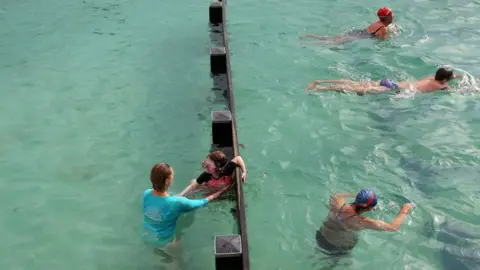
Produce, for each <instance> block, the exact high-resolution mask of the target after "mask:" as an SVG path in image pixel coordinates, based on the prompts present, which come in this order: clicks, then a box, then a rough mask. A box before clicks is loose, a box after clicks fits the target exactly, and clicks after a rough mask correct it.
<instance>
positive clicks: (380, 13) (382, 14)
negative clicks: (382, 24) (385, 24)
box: [377, 7, 393, 17]
mask: <svg viewBox="0 0 480 270" xmlns="http://www.w3.org/2000/svg"><path fill="white" fill-rule="evenodd" d="M392 14H393V11H392V10H391V9H389V8H387V7H383V8H380V9H379V10H378V12H377V16H378V17H387V16H392Z"/></svg>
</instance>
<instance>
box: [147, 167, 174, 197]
mask: <svg viewBox="0 0 480 270" xmlns="http://www.w3.org/2000/svg"><path fill="white" fill-rule="evenodd" d="M173 175H174V172H173V168H172V167H171V166H170V165H168V164H167V163H157V164H155V165H153V167H152V170H151V171H150V181H151V182H152V188H153V189H154V190H156V191H158V192H165V191H167V190H168V187H169V186H170V185H171V184H172V182H173Z"/></svg>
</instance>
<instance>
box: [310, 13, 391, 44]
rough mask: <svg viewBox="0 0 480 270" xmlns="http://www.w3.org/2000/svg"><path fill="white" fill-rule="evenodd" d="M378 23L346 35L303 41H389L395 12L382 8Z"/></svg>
mask: <svg viewBox="0 0 480 270" xmlns="http://www.w3.org/2000/svg"><path fill="white" fill-rule="evenodd" d="M377 16H378V21H376V22H373V23H371V24H370V25H369V26H368V27H367V28H365V29H357V30H353V31H350V32H347V33H346V34H343V35H339V36H335V37H326V36H317V35H305V36H303V37H301V39H306V38H314V39H318V40H322V41H329V42H332V43H337V44H340V43H345V42H348V41H354V40H358V39H362V38H377V39H389V38H390V36H389V35H388V26H389V25H390V24H392V22H393V18H394V16H393V11H392V10H391V9H389V8H387V7H384V8H380V9H379V10H378V12H377Z"/></svg>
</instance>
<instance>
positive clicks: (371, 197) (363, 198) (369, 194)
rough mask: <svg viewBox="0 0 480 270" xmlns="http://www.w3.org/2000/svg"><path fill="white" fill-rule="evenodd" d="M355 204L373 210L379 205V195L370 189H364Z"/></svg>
mask: <svg viewBox="0 0 480 270" xmlns="http://www.w3.org/2000/svg"><path fill="white" fill-rule="evenodd" d="M355 204H356V205H357V206H360V207H362V208H372V207H375V205H377V195H375V193H374V192H373V191H372V190H370V189H365V188H364V189H362V190H360V192H358V193H357V197H355Z"/></svg>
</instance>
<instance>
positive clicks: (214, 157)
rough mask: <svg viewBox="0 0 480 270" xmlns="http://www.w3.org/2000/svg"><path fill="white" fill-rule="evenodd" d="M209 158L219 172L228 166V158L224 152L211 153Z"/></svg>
mask: <svg viewBox="0 0 480 270" xmlns="http://www.w3.org/2000/svg"><path fill="white" fill-rule="evenodd" d="M207 157H208V158H209V159H210V160H211V161H213V164H215V167H217V170H221V169H222V168H223V167H225V165H227V157H226V156H225V153H223V152H222V151H215V152H211V153H210V154H208V156H207Z"/></svg>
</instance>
